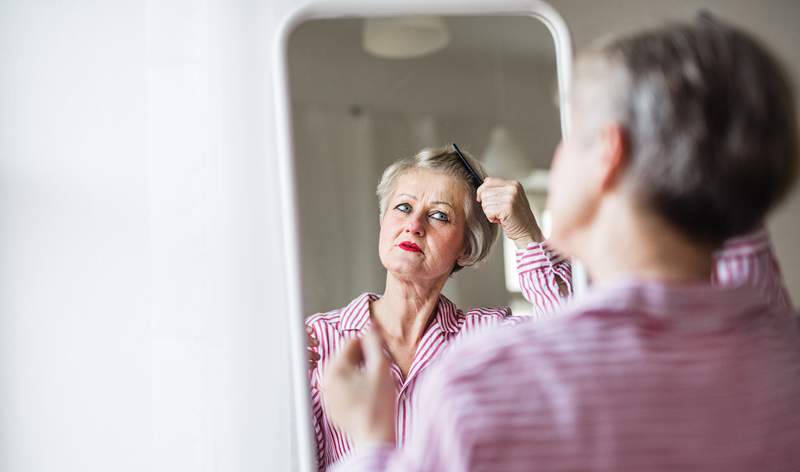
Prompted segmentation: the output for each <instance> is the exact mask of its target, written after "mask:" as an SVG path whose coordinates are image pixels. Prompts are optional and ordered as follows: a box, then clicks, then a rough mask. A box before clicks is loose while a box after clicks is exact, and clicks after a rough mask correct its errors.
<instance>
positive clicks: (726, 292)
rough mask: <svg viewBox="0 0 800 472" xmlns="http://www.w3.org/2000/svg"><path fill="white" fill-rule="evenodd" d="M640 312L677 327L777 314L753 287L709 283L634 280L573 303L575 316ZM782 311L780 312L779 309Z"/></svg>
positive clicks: (702, 326)
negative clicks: (596, 312)
mask: <svg viewBox="0 0 800 472" xmlns="http://www.w3.org/2000/svg"><path fill="white" fill-rule="evenodd" d="M595 307H602V311H604V312H608V311H615V312H636V313H641V314H646V315H647V316H648V317H651V318H653V319H661V320H663V321H669V323H671V324H673V325H683V326H686V327H690V326H692V327H695V328H708V327H713V326H721V325H723V324H726V323H728V320H731V319H734V318H737V317H740V316H743V315H746V314H751V315H752V314H765V313H774V312H776V310H775V308H774V307H771V306H769V305H768V304H767V303H766V302H765V300H764V299H763V297H761V295H760V294H759V292H758V291H756V290H755V289H753V288H752V287H747V286H740V287H718V286H713V285H710V284H706V283H675V282H664V281H638V280H633V279H628V280H621V281H617V282H612V283H609V284H607V285H605V286H602V287H595V289H594V290H593V291H591V292H590V293H589V294H587V296H586V297H584V298H583V299H581V300H579V301H577V303H573V305H572V307H571V308H572V309H571V310H569V312H571V313H581V312H585V311H592V309H593V308H595ZM778 311H779V310H778Z"/></svg>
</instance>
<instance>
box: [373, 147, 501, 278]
mask: <svg viewBox="0 0 800 472" xmlns="http://www.w3.org/2000/svg"><path fill="white" fill-rule="evenodd" d="M462 153H463V154H464V157H465V158H466V159H467V160H468V161H469V164H470V165H471V166H472V168H473V169H475V171H476V172H477V173H478V175H480V177H481V178H482V179H485V178H486V171H485V170H484V169H483V166H482V165H481V164H480V162H478V160H477V159H475V158H474V157H472V156H471V155H469V154H468V153H466V152H463V151H462ZM414 170H431V171H435V172H441V173H443V174H446V175H449V176H452V177H456V178H457V179H459V180H460V181H461V182H463V185H464V188H465V189H466V190H467V195H468V198H467V201H465V202H464V214H465V215H466V229H465V234H464V245H465V252H466V257H465V258H463V259H462V264H461V265H459V264H456V266H455V267H454V268H453V272H457V271H459V270H461V269H462V268H463V267H467V266H472V265H475V264H477V263H478V262H480V261H482V260H483V259H485V258H486V256H488V255H489V252H490V251H491V249H492V245H493V244H494V242H495V240H497V234H498V233H499V230H498V229H497V225H495V224H492V223H490V222H489V220H488V218H486V215H485V214H484V213H483V208H482V207H481V205H480V203H478V202H477V200H476V198H477V189H476V188H475V187H474V185H472V183H471V180H470V176H469V173H468V172H467V170H466V168H465V167H464V164H462V163H461V160H460V159H459V157H458V155H457V154H456V153H455V151H454V150H453V149H451V148H450V147H449V146H448V147H440V148H425V149H423V150H422V151H420V152H419V153H418V154H417V155H415V156H413V157H407V158H404V159H400V160H398V161H396V162H394V163H393V164H392V165H390V166H389V167H387V168H386V170H385V171H383V176H382V177H381V181H380V183H378V190H377V195H378V205H379V208H380V215H381V218H383V215H384V213H386V209H387V206H388V205H389V199H390V197H391V195H392V192H393V191H394V185H395V182H396V181H397V178H398V177H400V176H401V175H403V174H406V173H408V172H410V171H414Z"/></svg>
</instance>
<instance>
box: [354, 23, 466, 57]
mask: <svg viewBox="0 0 800 472" xmlns="http://www.w3.org/2000/svg"><path fill="white" fill-rule="evenodd" d="M362 37H363V42H364V49H365V50H366V51H367V52H369V53H370V54H374V55H376V56H378V57H385V58H389V59H404V58H410V57H418V56H424V55H426V54H431V53H434V52H436V51H438V50H440V49H443V48H444V47H445V46H447V44H448V43H449V42H450V31H449V30H448V29H447V25H446V24H445V22H444V20H442V19H441V18H436V17H408V18H402V17H401V18H367V19H366V20H365V21H364V34H363V36H362Z"/></svg>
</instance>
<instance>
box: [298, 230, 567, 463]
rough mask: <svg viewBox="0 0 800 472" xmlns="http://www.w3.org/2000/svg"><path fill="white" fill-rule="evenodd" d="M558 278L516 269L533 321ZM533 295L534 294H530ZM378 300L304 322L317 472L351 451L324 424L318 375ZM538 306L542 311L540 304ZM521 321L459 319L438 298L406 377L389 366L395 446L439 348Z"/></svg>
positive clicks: (480, 312)
mask: <svg viewBox="0 0 800 472" xmlns="http://www.w3.org/2000/svg"><path fill="white" fill-rule="evenodd" d="M546 250H547V248H546V246H545V245H539V244H531V245H530V246H529V247H528V248H527V249H525V250H523V251H520V253H519V257H520V258H525V259H531V260H539V259H540V258H541V257H545V256H544V254H545V251H546ZM559 270H564V271H566V272H565V274H568V270H569V266H568V264H567V265H563V264H562V267H561V268H560V269H559ZM561 277H562V276H560V275H558V274H556V273H555V272H554V271H552V270H551V267H550V266H549V265H547V264H539V265H535V266H534V265H531V264H527V265H525V264H523V265H522V266H521V268H520V273H519V279H520V285H521V286H522V288H523V294H524V295H525V296H526V298H527V299H528V300H529V301H531V302H532V303H533V304H534V314H535V315H537V314H542V313H543V312H542V311H541V310H540V309H539V308H537V307H538V306H539V305H538V304H537V303H538V302H537V300H539V299H541V298H542V297H543V294H546V292H547V291H548V287H550V289H549V290H551V291H552V290H555V292H554V293H552V294H550V295H546V296H548V297H549V298H553V297H557V296H558V282H559V280H561ZM565 280H568V279H565ZM562 283H564V282H562ZM534 290H536V291H537V293H534V292H533V291H534ZM378 297H379V296H378V295H376V294H372V293H365V294H363V295H361V296H359V297H358V298H356V299H355V300H353V301H352V302H350V304H348V305H347V306H346V307H344V308H340V309H338V310H334V311H331V312H328V313H320V314H316V315H313V316H311V317H309V318H308V319H307V320H306V325H307V326H310V327H311V328H312V329H313V330H314V334H315V336H316V338H317V340H319V343H320V344H319V346H318V348H317V352H318V353H319V355H320V357H321V359H320V361H319V362H318V367H317V369H314V370H313V371H311V372H310V384H311V402H312V416H313V421H314V434H315V436H316V438H315V439H316V443H317V463H318V465H319V470H325V469H326V467H328V466H329V465H330V464H333V463H335V462H337V461H339V460H340V459H341V458H343V457H345V456H347V455H348V454H350V452H351V449H352V446H351V444H350V441H349V440H348V439H347V438H346V437H345V436H344V435H343V434H342V433H341V432H340V431H339V430H338V429H337V428H336V427H334V426H333V425H332V424H331V423H330V422H328V419H327V416H326V415H325V408H324V405H323V403H322V399H321V397H320V392H319V380H320V371H321V369H324V368H325V366H326V364H327V363H328V361H329V360H330V358H331V356H332V355H333V354H334V353H335V352H336V351H337V350H338V349H339V348H341V347H342V346H343V345H344V344H345V343H346V342H347V340H348V339H351V338H353V337H355V336H363V335H364V333H366V331H367V329H368V328H369V326H370V319H369V302H370V301H372V300H376V299H377V298H378ZM537 297H538V298H537ZM542 306H547V305H544V304H542ZM548 309H549V308H548ZM522 319H523V318H521V317H516V316H511V312H510V310H509V309H508V308H507V307H502V308H475V309H472V310H469V311H467V312H466V313H464V312H463V311H461V310H460V309H458V308H457V307H456V306H455V305H454V304H453V302H451V301H450V300H448V299H447V298H446V297H444V296H440V298H439V305H438V307H437V309H436V312H435V313H434V314H433V320H432V321H431V323H430V324H429V326H428V328H427V330H426V331H425V333H424V335H423V337H422V340H421V341H420V344H419V346H418V347H417V352H416V354H415V356H414V360H413V362H412V364H411V368H410V370H409V372H408V376H407V377H406V378H403V376H402V374H401V372H400V369H399V368H398V367H397V366H396V365H392V374H393V376H394V379H395V381H396V383H397V392H398V399H397V423H396V425H397V440H398V443H399V444H403V443H405V441H406V439H407V438H408V437H409V436H410V435H411V431H412V427H413V424H414V423H415V420H414V411H415V408H414V406H415V404H416V402H417V397H418V388H417V385H418V382H419V381H420V379H421V378H422V377H424V375H425V372H426V370H427V369H428V367H429V366H430V364H431V363H432V362H433V361H434V360H436V359H437V358H438V357H439V356H440V355H441V354H442V352H443V351H444V350H445V348H447V347H451V346H452V345H453V344H454V343H456V342H458V341H459V340H461V339H462V338H464V337H465V336H466V335H468V334H469V333H473V332H475V331H476V330H477V329H478V328H481V327H485V326H490V325H496V324H515V323H517V322H518V321H520V320H522Z"/></svg>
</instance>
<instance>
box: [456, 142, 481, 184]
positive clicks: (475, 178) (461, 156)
mask: <svg viewBox="0 0 800 472" xmlns="http://www.w3.org/2000/svg"><path fill="white" fill-rule="evenodd" d="M453 149H455V151H456V155H458V158H459V159H461V163H462V164H464V168H465V169H467V173H469V176H470V177H471V178H472V183H473V184H475V188H478V187H480V186H481V185H483V179H482V178H481V176H480V175H479V174H478V173H477V172H475V169H473V168H472V166H471V165H469V161H467V158H466V157H464V154H462V153H461V149H459V148H458V145H456V143H453Z"/></svg>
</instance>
